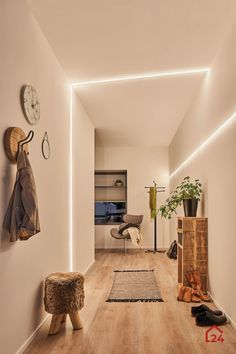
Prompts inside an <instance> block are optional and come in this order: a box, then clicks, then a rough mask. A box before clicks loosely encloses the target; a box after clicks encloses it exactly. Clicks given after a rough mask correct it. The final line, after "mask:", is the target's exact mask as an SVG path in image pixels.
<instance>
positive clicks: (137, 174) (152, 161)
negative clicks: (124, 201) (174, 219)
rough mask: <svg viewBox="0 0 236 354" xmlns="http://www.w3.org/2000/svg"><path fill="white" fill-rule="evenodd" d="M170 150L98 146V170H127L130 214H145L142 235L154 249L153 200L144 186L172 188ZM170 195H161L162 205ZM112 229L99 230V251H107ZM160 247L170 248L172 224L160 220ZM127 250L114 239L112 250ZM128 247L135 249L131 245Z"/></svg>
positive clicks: (96, 230) (107, 227)
mask: <svg viewBox="0 0 236 354" xmlns="http://www.w3.org/2000/svg"><path fill="white" fill-rule="evenodd" d="M168 164H169V162H168V149H167V148H145V147H125V146H121V147H120V146H119V147H115V146H114V147H112V146H107V147H102V146H99V145H98V146H96V158H95V166H96V169H97V170H127V171H128V173H127V186H128V189H127V191H128V213H129V214H143V215H144V221H143V224H142V234H143V237H144V243H143V246H144V247H153V221H151V220H150V211H149V201H148V194H147V190H146V189H144V186H149V185H152V181H153V180H154V179H155V180H156V181H157V182H158V184H159V185H161V186H165V187H167V188H168V173H169V167H168ZM167 193H168V191H167V192H166V193H160V194H159V195H158V205H160V204H161V203H162V202H163V200H164V199H165V197H166V195H167ZM110 229H111V226H102V225H97V226H96V227H95V235H96V236H95V242H96V243H95V245H96V248H106V247H107V245H108V242H109V239H110ZM157 238H158V247H168V245H169V234H168V223H167V222H166V221H165V220H160V218H158V237H157ZM119 247H123V243H122V242H120V241H119V240H112V243H111V248H119ZM128 247H132V245H131V242H129V244H128Z"/></svg>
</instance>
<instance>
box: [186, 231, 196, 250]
mask: <svg viewBox="0 0 236 354" xmlns="http://www.w3.org/2000/svg"><path fill="white" fill-rule="evenodd" d="M183 244H184V247H194V244H195V238H194V232H190V231H189V232H185V233H184V239H183Z"/></svg>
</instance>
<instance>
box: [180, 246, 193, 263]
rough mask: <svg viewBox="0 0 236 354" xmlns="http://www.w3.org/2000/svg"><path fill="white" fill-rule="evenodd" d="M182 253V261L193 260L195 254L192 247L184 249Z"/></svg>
mask: <svg viewBox="0 0 236 354" xmlns="http://www.w3.org/2000/svg"><path fill="white" fill-rule="evenodd" d="M183 253H184V261H192V260H194V259H195V252H194V248H192V247H188V248H187V247H186V248H185V249H184V251H183Z"/></svg>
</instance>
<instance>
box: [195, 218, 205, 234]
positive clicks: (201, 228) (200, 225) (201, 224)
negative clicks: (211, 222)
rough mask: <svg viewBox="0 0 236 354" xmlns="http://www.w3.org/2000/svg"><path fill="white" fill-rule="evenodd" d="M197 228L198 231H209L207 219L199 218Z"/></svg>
mask: <svg viewBox="0 0 236 354" xmlns="http://www.w3.org/2000/svg"><path fill="white" fill-rule="evenodd" d="M196 230H197V231H205V232H206V231H207V222H206V220H197V221H196Z"/></svg>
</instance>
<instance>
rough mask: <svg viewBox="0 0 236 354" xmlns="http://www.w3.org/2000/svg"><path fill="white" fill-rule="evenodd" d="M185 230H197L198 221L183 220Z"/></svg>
mask: <svg viewBox="0 0 236 354" xmlns="http://www.w3.org/2000/svg"><path fill="white" fill-rule="evenodd" d="M183 230H184V232H188V231H195V230H196V221H193V220H192V219H188V218H186V219H184V220H183Z"/></svg>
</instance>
